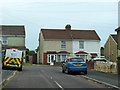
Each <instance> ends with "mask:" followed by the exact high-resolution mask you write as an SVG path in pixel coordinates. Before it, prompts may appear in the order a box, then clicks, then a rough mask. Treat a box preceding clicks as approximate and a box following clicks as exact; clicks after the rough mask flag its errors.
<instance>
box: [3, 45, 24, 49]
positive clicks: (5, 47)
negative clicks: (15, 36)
mask: <svg viewBox="0 0 120 90" xmlns="http://www.w3.org/2000/svg"><path fill="white" fill-rule="evenodd" d="M10 48H16V49H20V50H26V47H25V46H6V45H2V50H6V49H10Z"/></svg>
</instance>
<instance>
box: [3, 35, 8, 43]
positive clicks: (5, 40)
mask: <svg viewBox="0 0 120 90" xmlns="http://www.w3.org/2000/svg"><path fill="white" fill-rule="evenodd" d="M2 44H3V45H6V44H8V40H7V37H2Z"/></svg>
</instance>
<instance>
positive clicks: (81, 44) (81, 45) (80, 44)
mask: <svg viewBox="0 0 120 90" xmlns="http://www.w3.org/2000/svg"><path fill="white" fill-rule="evenodd" d="M79 48H80V49H84V41H79Z"/></svg>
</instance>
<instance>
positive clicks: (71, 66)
mask: <svg viewBox="0 0 120 90" xmlns="http://www.w3.org/2000/svg"><path fill="white" fill-rule="evenodd" d="M62 72H63V73H65V72H66V73H68V74H69V73H72V72H84V74H87V65H86V62H85V60H84V59H83V58H81V57H69V58H67V59H66V60H65V61H63V64H62Z"/></svg>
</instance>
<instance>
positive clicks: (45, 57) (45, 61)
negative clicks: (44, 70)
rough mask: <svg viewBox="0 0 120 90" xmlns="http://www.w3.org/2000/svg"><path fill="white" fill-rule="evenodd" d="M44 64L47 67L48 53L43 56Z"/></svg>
mask: <svg viewBox="0 0 120 90" xmlns="http://www.w3.org/2000/svg"><path fill="white" fill-rule="evenodd" d="M43 64H45V65H47V53H44V55H43Z"/></svg>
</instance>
